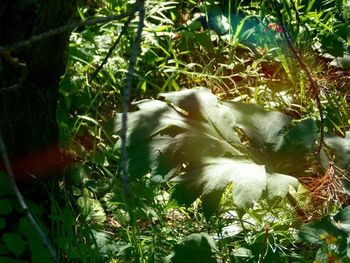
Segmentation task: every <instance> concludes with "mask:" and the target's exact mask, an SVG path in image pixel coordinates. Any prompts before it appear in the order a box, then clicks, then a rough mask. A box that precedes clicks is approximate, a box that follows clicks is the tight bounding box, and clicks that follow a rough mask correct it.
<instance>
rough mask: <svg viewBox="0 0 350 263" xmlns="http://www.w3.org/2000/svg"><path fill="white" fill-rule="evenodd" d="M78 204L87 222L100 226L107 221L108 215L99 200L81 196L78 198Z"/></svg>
mask: <svg viewBox="0 0 350 263" xmlns="http://www.w3.org/2000/svg"><path fill="white" fill-rule="evenodd" d="M77 204H78V205H79V208H80V211H81V213H82V214H83V216H84V217H85V219H86V220H87V221H89V222H91V223H94V224H98V225H101V224H103V223H104V222H105V221H106V213H105V211H104V209H103V207H102V205H101V203H100V202H99V201H98V200H96V199H93V198H90V197H87V196H81V197H79V198H78V201H77Z"/></svg>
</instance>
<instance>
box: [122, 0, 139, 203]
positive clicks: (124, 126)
mask: <svg viewBox="0 0 350 263" xmlns="http://www.w3.org/2000/svg"><path fill="white" fill-rule="evenodd" d="M144 4H145V3H144V0H137V1H136V3H135V5H136V8H137V9H138V10H139V23H138V26H137V33H136V38H135V42H134V44H133V46H132V51H131V55H130V60H129V68H128V73H127V76H126V79H125V87H124V94H123V113H122V128H121V132H120V133H121V135H120V137H121V146H120V151H121V161H120V171H121V172H122V173H123V178H122V181H123V188H124V193H125V197H126V198H127V199H130V198H131V189H130V183H129V172H128V168H127V164H126V163H127V160H128V154H127V150H126V139H127V138H126V132H127V121H128V109H129V100H130V89H131V80H132V76H133V74H134V71H135V64H136V59H137V54H138V52H139V48H140V44H141V35H142V30H143V25H144V20H145V8H144Z"/></svg>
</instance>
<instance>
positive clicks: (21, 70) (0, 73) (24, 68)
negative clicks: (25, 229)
mask: <svg viewBox="0 0 350 263" xmlns="http://www.w3.org/2000/svg"><path fill="white" fill-rule="evenodd" d="M76 5H77V2H76V0H0V45H1V46H6V45H11V44H13V43H16V42H18V41H20V40H24V39H28V38H29V37H31V36H33V35H37V34H40V33H43V32H46V31H48V30H49V29H53V28H56V27H59V26H62V25H64V24H67V23H69V22H71V21H72V19H73V17H74V14H75V11H76ZM69 35H70V32H66V33H64V34H60V35H57V36H54V37H51V38H47V39H44V40H42V41H40V42H36V43H35V44H33V45H31V46H28V47H26V48H22V49H19V50H16V51H13V52H12V53H11V57H10V58H9V57H8V56H6V55H4V54H2V55H1V56H0V132H1V134H2V135H3V137H4V141H5V144H6V146H7V150H8V154H9V157H10V158H11V159H12V160H17V159H18V158H20V159H22V160H24V159H26V158H27V157H28V158H30V156H32V155H33V154H34V155H35V154H36V155H37V153H38V152H46V150H47V149H49V148H51V149H52V148H55V147H56V146H57V143H58V127H57V123H56V106H57V99H58V86H59V81H60V77H61V75H62V74H63V73H64V70H65V66H66V59H67V49H68V42H69ZM12 58H15V59H18V63H17V62H16V61H13V59H12ZM49 152H50V151H49ZM23 158H24V159H23ZM36 168H37V167H36Z"/></svg>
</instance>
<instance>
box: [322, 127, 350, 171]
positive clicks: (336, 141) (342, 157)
mask: <svg viewBox="0 0 350 263" xmlns="http://www.w3.org/2000/svg"><path fill="white" fill-rule="evenodd" d="M325 142H326V144H327V145H328V146H329V148H330V149H331V150H332V151H333V153H334V154H335V160H334V162H335V164H336V165H337V166H339V167H340V168H342V169H345V170H348V171H350V132H349V131H348V132H346V134H345V138H342V137H340V136H335V135H328V136H326V137H325Z"/></svg>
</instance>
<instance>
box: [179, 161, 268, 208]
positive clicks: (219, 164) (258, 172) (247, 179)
mask: <svg viewBox="0 0 350 263" xmlns="http://www.w3.org/2000/svg"><path fill="white" fill-rule="evenodd" d="M186 170H187V172H186V173H184V174H182V175H180V176H178V177H176V178H175V179H174V181H175V182H177V183H179V189H181V190H177V191H175V193H174V194H175V197H176V199H178V200H181V198H182V196H183V194H184V192H190V193H191V195H192V198H191V199H192V200H191V201H194V199H196V198H197V197H198V196H199V195H201V196H202V201H203V207H204V209H205V211H209V212H212V211H213V210H215V208H216V207H217V206H218V204H219V202H220V199H221V196H222V194H223V192H224V190H225V188H226V186H227V185H228V184H229V183H231V182H232V183H233V198H234V201H235V203H236V205H237V206H238V207H248V206H251V205H252V204H253V203H254V202H255V201H257V200H258V199H259V198H260V197H261V194H262V192H263V191H264V190H265V189H266V181H267V178H266V173H265V169H264V167H263V166H262V165H258V164H256V163H253V162H251V161H248V160H244V159H235V158H223V157H221V158H210V157H207V158H203V159H202V160H201V162H200V163H196V164H194V165H190V167H189V168H188V169H186ZM178 191H180V192H178ZM208 197H209V198H208ZM183 203H184V204H186V203H185V202H183Z"/></svg>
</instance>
